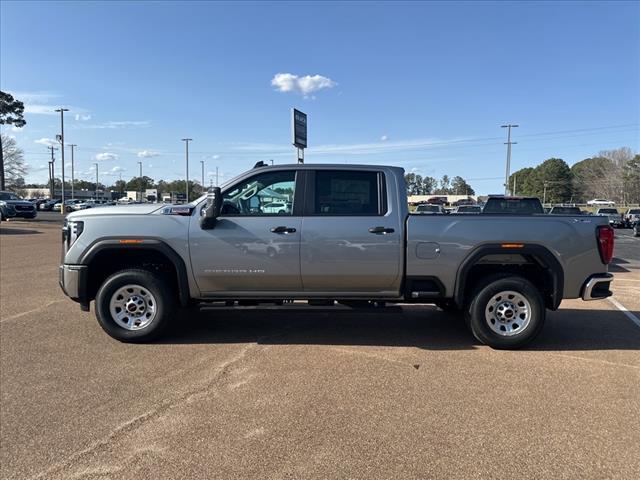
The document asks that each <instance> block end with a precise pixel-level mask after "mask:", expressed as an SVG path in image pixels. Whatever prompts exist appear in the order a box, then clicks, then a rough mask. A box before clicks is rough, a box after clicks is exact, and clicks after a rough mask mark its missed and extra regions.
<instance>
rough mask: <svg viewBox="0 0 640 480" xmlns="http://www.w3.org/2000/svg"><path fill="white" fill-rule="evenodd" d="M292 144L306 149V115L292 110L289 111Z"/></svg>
mask: <svg viewBox="0 0 640 480" xmlns="http://www.w3.org/2000/svg"><path fill="white" fill-rule="evenodd" d="M291 122H292V130H293V144H294V145H295V146H296V147H298V148H307V114H306V113H303V112H301V111H300V110H297V109H295V108H293V109H292V110H291Z"/></svg>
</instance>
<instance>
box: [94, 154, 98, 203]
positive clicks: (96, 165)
mask: <svg viewBox="0 0 640 480" xmlns="http://www.w3.org/2000/svg"><path fill="white" fill-rule="evenodd" d="M94 165H95V167H96V200H98V164H97V163H94Z"/></svg>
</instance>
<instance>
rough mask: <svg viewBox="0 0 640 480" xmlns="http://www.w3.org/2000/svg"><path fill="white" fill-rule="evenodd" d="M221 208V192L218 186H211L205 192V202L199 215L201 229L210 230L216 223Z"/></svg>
mask: <svg viewBox="0 0 640 480" xmlns="http://www.w3.org/2000/svg"><path fill="white" fill-rule="evenodd" d="M221 209H222V193H221V192H220V187H213V188H212V189H211V191H210V192H209V193H207V203H206V205H205V206H204V207H203V208H202V211H201V215H200V227H201V228H202V229H203V230H210V229H212V228H213V227H215V225H216V218H218V217H219V216H220V210H221Z"/></svg>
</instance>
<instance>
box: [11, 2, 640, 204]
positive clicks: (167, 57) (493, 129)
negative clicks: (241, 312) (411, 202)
mask: <svg viewBox="0 0 640 480" xmlns="http://www.w3.org/2000/svg"><path fill="white" fill-rule="evenodd" d="M0 27H1V28H0V88H1V89H2V90H3V91H7V92H10V93H12V94H13V95H14V96H15V97H16V98H17V99H19V100H21V101H23V102H24V103H25V106H26V114H25V118H26V120H27V126H26V127H25V128H23V129H21V130H17V129H15V128H12V127H7V126H3V129H2V132H3V133H5V134H7V135H11V136H14V137H15V139H16V141H17V142H18V145H19V146H20V147H21V148H22V149H23V150H24V152H25V158H26V161H27V163H28V165H29V168H30V170H29V174H28V176H27V178H26V181H27V182H28V183H31V182H46V180H47V177H48V172H47V161H48V160H49V155H50V154H49V151H48V149H47V145H49V144H50V143H51V142H52V141H53V140H52V139H55V136H56V134H58V133H60V118H59V114H55V112H53V110H54V109H55V108H59V107H61V106H62V107H65V108H68V109H69V112H68V113H67V114H65V142H66V143H67V144H70V143H73V144H76V145H77V147H75V156H74V158H75V171H76V178H81V179H87V180H92V179H93V178H95V173H94V168H95V167H94V164H95V163H97V164H98V165H99V167H98V168H99V173H100V175H101V178H100V181H101V182H102V183H107V184H109V183H111V182H113V181H115V180H117V179H118V178H119V177H120V175H122V178H123V179H125V180H127V179H129V178H132V177H134V176H137V175H138V171H139V165H138V162H142V167H143V174H144V175H148V176H150V177H152V178H154V179H155V180H156V181H157V180H160V179H164V180H173V179H184V178H185V174H186V172H185V152H184V150H185V148H184V147H185V145H184V142H182V141H181V139H182V138H192V139H193V141H192V142H191V144H190V161H189V167H190V178H191V179H196V180H200V178H201V163H200V162H201V161H204V162H205V164H204V165H205V183H207V184H210V182H213V183H215V181H216V180H215V172H216V167H218V175H219V176H218V181H219V182H220V183H223V182H224V181H227V180H229V179H230V178H232V177H233V176H235V175H237V174H239V173H242V172H243V171H244V170H246V169H248V168H251V167H252V166H253V164H254V163H255V162H257V161H259V160H264V161H269V160H273V161H274V163H276V164H281V163H292V162H294V161H295V150H294V147H293V146H292V145H291V108H292V107H296V108H298V109H300V110H302V111H304V112H306V113H307V114H308V142H309V148H308V149H307V150H306V153H305V161H306V163H339V164H344V163H359V164H362V163H370V164H389V165H399V166H401V167H404V168H405V169H406V171H407V172H415V173H419V174H421V175H430V176H435V177H438V178H439V177H441V176H442V175H444V174H447V175H449V176H450V177H452V176H455V175H460V176H462V177H464V178H465V179H467V180H468V182H469V183H470V184H471V185H472V186H473V187H474V188H475V190H476V193H479V194H488V193H499V192H501V191H503V183H504V174H505V157H506V147H505V145H504V142H505V141H506V129H502V128H500V126H501V125H503V124H507V123H513V124H518V125H519V127H518V128H515V129H514V130H513V132H512V135H513V141H515V142H517V144H515V145H513V151H512V171H515V170H517V169H519V168H522V167H526V166H535V165H536V164H538V163H540V162H542V161H544V160H545V159H547V158H551V157H555V158H562V159H564V160H565V161H566V162H567V163H569V164H570V165H571V164H573V163H575V162H577V161H580V160H582V159H584V158H588V157H590V156H593V155H595V154H597V152H599V151H601V150H604V149H612V148H617V147H622V146H628V147H631V148H632V149H634V150H636V151H638V150H640V145H639V144H640V130H639V125H640V33H639V32H640V3H638V2H620V3H616V2H566V3H563V2H531V3H526V2H512V3H510V2H469V3H467V2H459V3H456V2H443V3H440V2H425V3H419V2H406V3H403V2H372V3H368V2H354V3H348V2H344V3H342V2H328V3H311V2H300V3H295V2H283V3H277V2H259V3H249V2H248V3H242V2H234V3H224V2H215V3H214V2H211V3H209V2H194V3H190V2H110V3H100V2H68V3H67V2H53V1H48V2H42V3H40V2H25V1H21V2H11V1H2V2H1V3H0ZM65 152H66V153H65V162H66V163H69V162H70V149H69V148H67V149H66V151H65ZM60 164H61V162H60V152H59V151H57V152H56V169H58V171H57V175H58V176H59V175H60V171H59V169H60ZM66 174H67V177H68V175H69V166H68V167H67V171H66Z"/></svg>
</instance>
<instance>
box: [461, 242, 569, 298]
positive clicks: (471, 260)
mask: <svg viewBox="0 0 640 480" xmlns="http://www.w3.org/2000/svg"><path fill="white" fill-rule="evenodd" d="M504 245H505V244H486V245H481V246H479V247H477V248H475V249H474V250H473V251H472V252H470V253H469V254H468V255H467V256H466V257H465V259H464V260H463V261H462V263H461V264H460V266H459V267H458V272H457V275H456V283H455V287H454V295H453V298H454V301H455V303H456V304H457V305H464V304H465V301H466V300H467V299H466V298H465V297H466V296H467V295H468V294H469V292H470V288H471V287H472V286H473V283H474V282H473V278H471V273H472V270H473V269H474V268H476V269H477V268H478V267H479V266H480V265H481V264H480V261H481V260H482V259H483V258H485V257H487V256H489V255H505V254H517V255H521V256H523V257H525V258H528V259H531V260H532V261H533V265H534V268H535V269H536V272H538V273H539V274H542V275H543V278H544V281H545V282H549V283H548V284H546V283H545V284H544V285H540V282H539V281H538V282H533V283H534V284H535V285H536V286H538V287H539V288H540V289H541V290H542V292H541V293H543V297H544V299H545V304H546V306H547V308H550V309H552V310H556V309H557V308H558V306H559V305H560V302H561V301H562V297H563V294H564V269H563V267H562V265H561V264H560V261H559V260H558V259H557V258H556V257H555V255H553V253H551V251H549V249H547V248H546V247H544V246H542V245H538V244H515V245H518V247H517V248H508V247H505V246H504ZM509 245H510V246H513V245H514V244H509ZM520 245H521V246H520ZM509 265H510V269H503V270H504V271H506V272H509V271H511V270H513V269H514V268H516V267H522V266H524V265H525V263H511V264H509ZM488 268H489V267H487V269H488ZM493 269H494V270H495V271H498V272H499V271H500V268H499V267H498V266H494V267H493ZM514 274H516V272H515V271H514ZM518 274H520V275H522V276H523V277H525V278H527V279H528V280H532V278H529V277H531V273H526V272H525V273H524V274H523V273H522V272H519V273H518ZM538 280H539V279H538ZM545 285H546V286H547V287H548V288H544V286H545Z"/></svg>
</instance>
